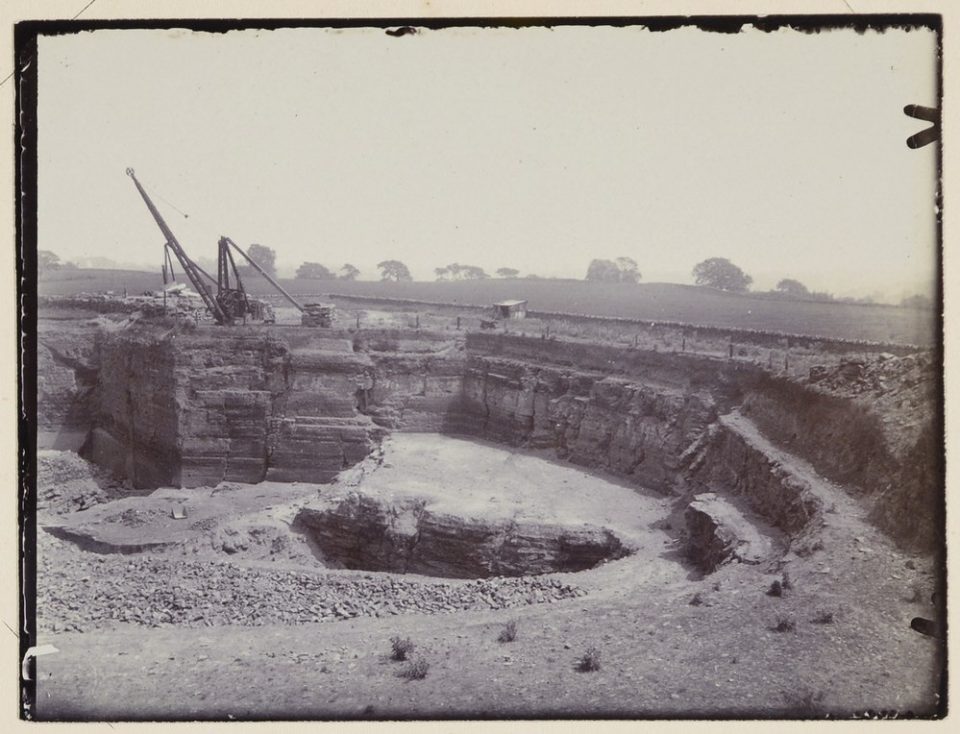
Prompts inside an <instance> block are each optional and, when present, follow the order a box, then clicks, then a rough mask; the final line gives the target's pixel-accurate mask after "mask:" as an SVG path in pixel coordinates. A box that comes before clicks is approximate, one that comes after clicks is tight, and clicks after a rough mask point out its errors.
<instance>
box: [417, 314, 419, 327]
mask: <svg viewBox="0 0 960 734" xmlns="http://www.w3.org/2000/svg"><path fill="white" fill-rule="evenodd" d="M417 328H418V329H419V328H420V314H417Z"/></svg>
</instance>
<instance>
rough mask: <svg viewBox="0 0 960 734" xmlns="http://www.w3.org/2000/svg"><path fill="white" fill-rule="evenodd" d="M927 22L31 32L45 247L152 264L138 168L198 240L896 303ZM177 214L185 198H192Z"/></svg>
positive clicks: (926, 57) (922, 257)
mask: <svg viewBox="0 0 960 734" xmlns="http://www.w3.org/2000/svg"><path fill="white" fill-rule="evenodd" d="M935 62H936V57H935V37H934V34H933V33H932V32H929V31H926V30H913V31H909V32H908V31H902V30H891V31H887V32H885V33H877V32H866V33H864V34H862V35H861V34H857V33H855V32H854V31H847V30H837V31H827V32H821V33H819V34H804V33H800V32H797V31H792V30H781V31H778V32H775V33H770V34H765V33H762V32H760V31H757V30H754V29H746V30H744V31H742V32H741V33H739V34H732V35H731V34H720V33H707V32H703V31H700V30H697V29H692V28H684V29H678V30H674V31H669V32H665V33H654V32H650V31H647V30H645V29H643V28H640V27H630V28H610V27H563V26H558V27H554V28H552V29H547V28H522V29H495V28H494V29H489V28H454V29H446V30H436V31H432V30H422V31H421V32H420V33H418V34H417V35H414V36H404V37H400V38H393V37H390V36H387V35H386V34H385V33H384V31H383V30H382V29H374V28H367V29H345V30H331V29H318V28H311V29H286V30H277V31H258V30H250V31H236V32H230V33H226V34H207V33H196V32H192V31H187V30H182V29H177V30H151V31H143V30H98V31H92V32H89V31H88V32H82V33H77V34H73V35H66V36H53V37H42V38H41V39H40V41H39V48H38V78H39V89H38V155H39V169H38V186H39V200H38V203H39V206H38V228H39V242H38V246H39V249H42V250H51V251H53V252H55V253H56V254H58V255H59V256H60V257H61V258H62V259H64V260H70V259H74V258H82V257H91V256H104V257H110V258H112V259H114V260H117V261H121V262H128V263H142V264H143V265H145V266H155V267H156V268H157V269H159V266H160V262H161V257H162V244H163V237H162V235H161V234H160V232H159V230H158V229H157V227H156V225H155V224H154V222H153V220H152V218H151V217H150V215H149V213H148V211H147V209H146V207H145V206H144V204H143V202H142V200H141V199H140V197H139V195H138V194H137V192H136V189H135V188H134V186H133V183H132V181H131V180H130V179H129V178H128V177H127V176H126V175H124V170H125V169H126V168H127V167H128V166H130V167H133V168H134V169H136V173H137V177H138V178H139V179H140V181H141V183H142V184H143V185H144V187H145V188H146V189H147V191H148V192H149V193H150V194H151V195H152V196H153V197H154V200H155V201H156V203H157V205H158V206H159V208H160V210H161V211H162V213H163V214H164V216H165V217H166V218H167V222H168V223H169V225H170V227H171V228H172V229H173V231H174V232H175V233H176V235H177V237H178V239H179V241H180V242H181V244H182V245H183V246H184V247H185V249H186V250H187V252H188V253H189V254H190V255H191V256H192V257H194V258H200V257H210V258H212V257H214V256H215V253H216V244H217V240H218V239H219V237H220V236H221V235H227V236H229V237H231V238H232V239H233V240H234V241H236V242H237V243H238V244H241V245H242V246H244V247H246V246H247V245H248V244H250V243H260V244H263V245H266V246H268V247H271V248H273V249H274V250H276V252H277V265H278V269H279V270H280V272H281V274H283V273H285V272H286V273H291V274H292V271H293V270H294V269H295V268H296V267H297V266H298V265H299V264H300V263H301V262H303V261H305V260H307V261H314V262H321V263H323V264H325V265H327V266H328V267H331V268H333V269H336V268H339V267H340V266H341V265H342V264H343V263H345V262H350V263H353V264H355V265H356V266H358V267H359V268H360V269H361V271H362V275H361V277H362V278H376V277H377V271H376V267H375V266H376V263H377V262H379V261H381V260H385V259H399V260H402V261H403V262H405V263H406V264H407V265H408V266H409V267H410V270H411V271H412V273H413V275H414V277H415V278H417V279H425V280H432V279H433V278H434V273H433V270H434V268H436V267H438V266H444V265H447V264H449V263H452V262H459V263H462V264H472V265H478V266H480V267H483V268H485V269H486V270H487V271H488V272H490V273H493V271H495V270H496V269H497V268H500V267H512V268H516V269H518V270H520V272H521V273H522V274H527V273H535V274H537V275H540V276H545V277H551V276H553V277H572V278H582V277H583V276H584V275H585V273H586V270H587V266H588V264H589V262H590V260H591V259H593V258H597V257H599V258H610V259H613V258H616V257H619V256H627V257H632V258H633V259H635V260H636V261H637V263H638V264H639V269H640V272H641V273H642V276H643V281H644V282H661V281H666V282H678V283H690V282H692V276H691V272H690V271H691V270H692V268H693V266H694V265H695V264H696V263H697V262H699V261H701V260H703V259H706V258H708V257H726V258H728V259H730V260H731V261H733V262H734V263H735V264H737V265H738V266H740V267H741V268H742V269H743V270H744V271H746V272H747V273H749V274H750V275H751V276H752V277H753V279H754V285H753V288H754V289H755V290H766V289H770V288H773V287H774V286H775V284H776V283H777V282H778V281H779V280H780V279H781V278H796V279H798V280H800V281H802V282H803V283H805V284H806V285H807V286H808V287H809V288H810V289H811V290H818V291H828V292H831V293H835V294H836V295H850V296H857V297H860V296H872V297H874V298H877V299H879V300H899V298H901V297H903V296H904V295H907V294H911V293H929V292H930V291H931V289H932V285H933V279H934V273H935V258H936V245H935V241H936V240H935V221H934V205H933V201H934V193H935V185H936V183H935V165H936V164H935V146H927V147H926V148H923V149H919V150H910V149H909V148H907V146H906V144H905V140H906V138H907V137H908V136H910V135H911V134H913V133H915V132H918V131H919V130H920V129H922V128H923V127H925V126H926V123H923V122H921V121H918V120H914V119H911V118H909V117H907V116H906V115H904V113H903V107H904V105H906V104H921V105H927V106H935V103H936V89H935V73H936V66H935ZM183 213H185V214H187V215H189V216H188V217H184V216H183Z"/></svg>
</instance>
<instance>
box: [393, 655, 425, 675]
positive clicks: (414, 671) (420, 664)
mask: <svg viewBox="0 0 960 734" xmlns="http://www.w3.org/2000/svg"><path fill="white" fill-rule="evenodd" d="M429 671H430V663H428V662H427V661H426V660H424V659H423V658H420V657H418V658H417V659H416V660H413V661H411V662H410V663H409V664H408V665H406V666H404V668H403V670H401V671H400V677H401V678H406V679H407V680H423V679H424V678H426V677H427V673H428V672H429Z"/></svg>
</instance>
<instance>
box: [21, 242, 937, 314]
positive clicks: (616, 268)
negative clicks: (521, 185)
mask: <svg viewBox="0 0 960 734" xmlns="http://www.w3.org/2000/svg"><path fill="white" fill-rule="evenodd" d="M247 255H248V256H249V257H250V259H251V260H253V261H254V262H256V263H257V265H259V266H260V267H261V268H263V270H264V271H266V272H267V273H269V274H270V276H271V277H276V275H277V268H276V260H277V253H276V251H275V250H274V249H273V248H271V247H266V246H264V245H259V244H252V245H250V246H249V247H248V248H247ZM238 265H239V264H238ZM37 266H38V271H39V273H40V274H41V275H43V274H45V273H48V272H50V271H54V270H66V269H76V268H77V265H76V264H74V263H71V262H62V261H61V260H60V257H59V256H58V255H57V254H56V253H54V252H51V251H49V250H40V251H39V252H38V253H37ZM376 267H377V270H378V271H379V275H380V280H382V281H392V282H400V281H412V280H413V277H412V276H411V274H410V269H409V268H408V267H407V266H406V265H405V264H404V263H403V262H401V261H400V260H382V261H381V262H379V263H377V266H376ZM239 269H240V271H241V273H242V274H248V273H252V272H253V269H252V268H251V267H249V266H247V265H244V266H242V267H239ZM433 272H434V275H435V276H436V280H437V281H441V282H448V281H460V280H485V279H487V278H489V277H490V275H488V274H487V272H486V271H485V270H484V269H483V268H481V267H479V266H477V265H463V264H461V263H451V264H449V265H445V266H443V267H438V268H434V270H433ZM360 273H361V271H360V269H359V268H358V267H356V266H355V265H353V264H351V263H344V264H343V265H341V266H340V268H339V269H337V270H336V271H333V270H331V269H330V268H328V267H327V266H326V265H323V264H322V263H317V262H310V261H305V262H303V263H302V264H301V265H300V267H299V268H297V272H296V277H297V278H300V279H306V280H345V281H353V280H356V279H357V277H358V276H359V275H360ZM495 274H496V276H497V277H499V278H519V277H521V276H520V271H519V270H517V269H516V268H508V267H502V268H498V269H497V270H496V271H495ZM692 275H693V279H694V282H695V283H696V284H697V285H699V286H705V287H708V288H715V289H717V290H721V291H727V292H731V293H746V292H747V291H749V290H750V285H751V284H752V283H753V278H752V277H751V276H750V275H748V274H747V273H745V272H744V271H743V270H742V269H741V268H739V267H738V266H737V265H734V264H733V263H732V262H730V260H728V259H727V258H725V257H710V258H707V259H706V260H703V261H702V262H699V263H697V264H696V265H695V266H694V267H693V271H692ZM524 277H525V278H526V279H528V280H541V278H540V276H538V275H534V274H532V273H531V274H528V275H526V276H524ZM640 278H641V274H640V269H639V266H638V264H637V261H636V260H634V259H633V258H631V257H626V256H621V257H617V258H615V259H613V260H608V259H602V258H594V259H593V260H591V261H590V264H589V266H588V267H587V274H586V276H585V278H584V280H587V281H591V282H596V283H630V284H636V283H639V282H640ZM765 295H768V296H780V297H785V298H791V299H796V300H809V301H835V302H841V303H873V300H872V299H870V298H849V297H836V296H834V295H833V294H832V293H827V292H824V291H811V290H810V289H809V288H807V286H806V285H804V284H803V283H801V282H800V281H799V280H797V279H795V278H783V279H782V280H780V281H779V282H778V283H777V285H776V288H775V289H774V290H772V291H767V292H766V294H765ZM900 305H901V306H905V307H908V308H932V307H933V302H932V300H931V299H930V298H929V297H928V296H925V295H920V294H918V295H913V296H908V297H906V298H903V299H902V300H901V301H900Z"/></svg>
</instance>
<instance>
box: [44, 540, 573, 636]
mask: <svg viewBox="0 0 960 734" xmlns="http://www.w3.org/2000/svg"><path fill="white" fill-rule="evenodd" d="M38 544H39V545H40V548H39V553H38V560H37V576H38V579H39V581H40V583H38V588H37V616H38V624H39V628H40V630H41V631H44V632H63V631H81V632H82V631H86V630H90V629H98V628H107V627H111V626H113V625H114V624H115V623H117V622H124V623H132V624H137V625H144V626H148V627H160V626H165V625H177V626H185V627H216V626H221V625H266V624H278V623H279V624H307V623H311V622H323V621H334V620H339V619H348V618H351V617H360V616H375V617H381V616H390V615H396V614H406V613H411V612H419V613H436V614H440V613H448V612H456V611H464V610H485V609H506V608H509V607H520V606H527V605H529V604H539V603H549V602H553V601H557V600H560V599H567V598H571V597H576V596H582V595H584V594H586V592H585V591H584V590H583V589H580V588H578V587H576V586H573V585H571V584H568V583H565V582H564V581H562V580H560V579H557V578H552V577H548V576H532V577H524V578H493V579H482V580H475V581H455V580H451V581H434V580H430V581H426V580H419V579H416V578H402V579H398V578H396V577H391V576H388V575H380V574H372V573H370V574H367V573H355V572H325V571H322V570H321V571H316V572H312V571H306V570H291V569H273V568H261V567H256V566H240V565H236V564H233V563H230V562H221V561H206V562H204V561H192V560H181V559H176V558H170V557H164V556H148V555H137V556H104V555H98V554H95V553H89V552H85V551H81V550H78V549H77V548H76V547H75V546H73V545H72V544H70V543H67V542H64V541H60V540H57V539H56V538H53V537H51V536H49V535H48V534H46V533H43V532H41V533H40V535H39V537H38Z"/></svg>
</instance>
